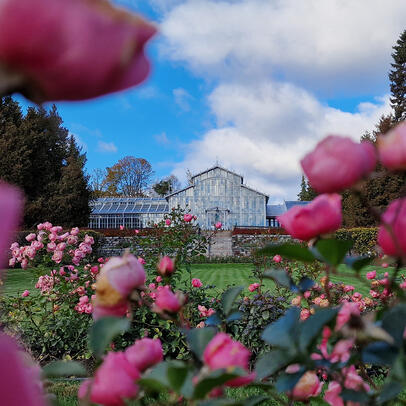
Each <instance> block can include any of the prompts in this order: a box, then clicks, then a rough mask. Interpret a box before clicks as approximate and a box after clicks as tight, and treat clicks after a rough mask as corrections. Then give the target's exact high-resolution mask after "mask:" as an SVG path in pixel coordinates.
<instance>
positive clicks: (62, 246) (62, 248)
mask: <svg viewBox="0 0 406 406" xmlns="http://www.w3.org/2000/svg"><path fill="white" fill-rule="evenodd" d="M65 248H66V243H64V242H60V243H59V244H58V245H57V246H56V249H57V250H58V251H63V250H64V249H65Z"/></svg>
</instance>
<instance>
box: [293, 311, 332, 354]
mask: <svg viewBox="0 0 406 406" xmlns="http://www.w3.org/2000/svg"><path fill="white" fill-rule="evenodd" d="M337 312H338V310H337V309H320V310H318V311H317V312H316V313H315V314H313V315H312V316H310V317H309V318H308V319H307V320H306V321H304V322H303V323H302V324H301V326H300V338H299V345H300V351H302V352H306V350H307V347H308V346H309V345H310V344H311V343H312V342H313V341H314V340H316V339H317V337H318V336H319V335H320V332H321V330H322V329H323V327H324V326H325V325H326V324H327V323H329V322H330V321H331V320H332V319H333V318H334V317H335V316H336V315H337Z"/></svg>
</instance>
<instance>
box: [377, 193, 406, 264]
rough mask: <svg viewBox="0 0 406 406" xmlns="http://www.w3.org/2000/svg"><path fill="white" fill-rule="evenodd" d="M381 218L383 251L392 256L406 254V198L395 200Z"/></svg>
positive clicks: (379, 242)
mask: <svg viewBox="0 0 406 406" xmlns="http://www.w3.org/2000/svg"><path fill="white" fill-rule="evenodd" d="M381 220H382V224H381V226H380V227H379V231H378V244H379V245H380V247H381V248H382V250H383V252H384V253H385V254H387V255H392V256H403V255H405V253H406V233H405V229H406V198H402V199H397V200H394V201H393V202H392V203H391V204H390V205H389V206H388V208H387V209H386V211H385V213H384V214H383V215H382V218H381ZM387 227H389V229H390V230H388V229H387Z"/></svg>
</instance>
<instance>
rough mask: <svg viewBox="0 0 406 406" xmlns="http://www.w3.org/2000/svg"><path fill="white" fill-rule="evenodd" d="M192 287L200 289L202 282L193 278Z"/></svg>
mask: <svg viewBox="0 0 406 406" xmlns="http://www.w3.org/2000/svg"><path fill="white" fill-rule="evenodd" d="M192 286H193V287H194V288H201V287H202V286H203V283H202V281H201V280H200V279H198V278H193V279H192Z"/></svg>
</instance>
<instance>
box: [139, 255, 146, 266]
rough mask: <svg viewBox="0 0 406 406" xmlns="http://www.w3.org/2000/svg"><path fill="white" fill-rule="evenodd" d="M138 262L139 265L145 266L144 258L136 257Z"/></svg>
mask: <svg viewBox="0 0 406 406" xmlns="http://www.w3.org/2000/svg"><path fill="white" fill-rule="evenodd" d="M138 262H139V263H140V264H141V265H145V264H146V261H145V259H144V258H141V257H138Z"/></svg>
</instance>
